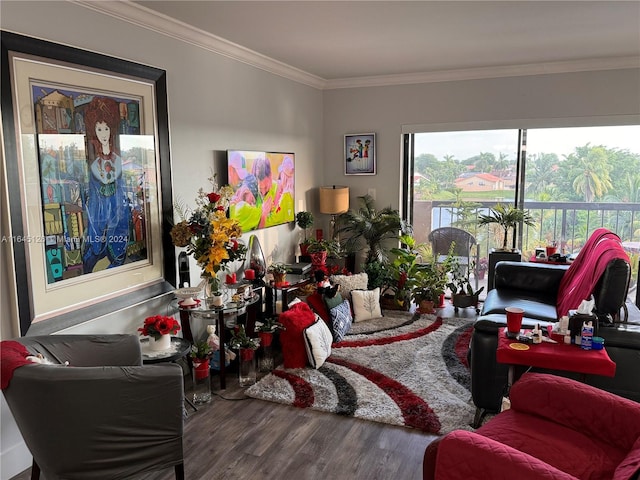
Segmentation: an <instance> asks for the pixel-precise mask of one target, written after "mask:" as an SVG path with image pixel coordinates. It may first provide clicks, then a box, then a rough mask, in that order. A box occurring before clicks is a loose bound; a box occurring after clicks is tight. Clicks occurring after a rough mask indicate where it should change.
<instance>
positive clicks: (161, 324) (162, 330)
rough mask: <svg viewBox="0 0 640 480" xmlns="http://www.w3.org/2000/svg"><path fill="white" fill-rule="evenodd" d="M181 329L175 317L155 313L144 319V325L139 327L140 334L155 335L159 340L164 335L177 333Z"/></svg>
mask: <svg viewBox="0 0 640 480" xmlns="http://www.w3.org/2000/svg"><path fill="white" fill-rule="evenodd" d="M178 330H180V324H179V323H178V322H177V321H176V319H175V318H173V317H165V316H163V315H155V316H153V317H147V318H145V319H144V326H143V327H141V328H139V329H138V331H139V332H140V335H144V336H146V337H153V338H154V339H155V340H158V339H159V338H160V337H161V336H162V335H175V334H176V333H178Z"/></svg>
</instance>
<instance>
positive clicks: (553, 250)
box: [545, 245, 558, 258]
mask: <svg viewBox="0 0 640 480" xmlns="http://www.w3.org/2000/svg"><path fill="white" fill-rule="evenodd" d="M545 250H546V251H547V258H549V257H550V256H551V255H553V254H554V253H556V252H557V251H558V247H554V246H553V245H551V246H549V247H545Z"/></svg>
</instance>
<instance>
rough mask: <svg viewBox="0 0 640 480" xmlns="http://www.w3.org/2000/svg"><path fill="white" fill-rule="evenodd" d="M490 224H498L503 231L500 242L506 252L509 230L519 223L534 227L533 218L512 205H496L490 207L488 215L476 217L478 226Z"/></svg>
mask: <svg viewBox="0 0 640 480" xmlns="http://www.w3.org/2000/svg"><path fill="white" fill-rule="evenodd" d="M491 223H496V224H498V225H499V226H500V227H501V228H502V229H503V231H504V239H503V242H502V249H503V250H507V239H508V236H509V229H511V228H516V226H518V225H520V224H521V223H523V224H525V225H528V226H530V227H533V226H534V225H535V221H534V218H533V217H532V216H531V214H530V213H529V212H528V211H526V212H525V211H524V210H521V209H520V208H517V207H514V206H513V205H505V204H503V203H498V204H496V205H495V206H494V207H491V209H490V212H489V214H488V215H485V214H484V213H483V214H480V215H479V216H478V225H479V226H483V225H489V224H491Z"/></svg>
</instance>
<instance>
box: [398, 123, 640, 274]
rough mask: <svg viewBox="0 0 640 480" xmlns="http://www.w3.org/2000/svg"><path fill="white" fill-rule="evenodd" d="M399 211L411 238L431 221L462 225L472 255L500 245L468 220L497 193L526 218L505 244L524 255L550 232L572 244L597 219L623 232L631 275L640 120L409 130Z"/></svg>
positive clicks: (495, 233) (639, 239)
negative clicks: (474, 249) (531, 223)
mask: <svg viewBox="0 0 640 480" xmlns="http://www.w3.org/2000/svg"><path fill="white" fill-rule="evenodd" d="M405 147H406V148H407V151H408V152H409V153H410V154H409V155H408V156H407V159H406V160H407V165H406V169H405V171H406V172H407V178H406V179H405V185H406V186H405V190H406V191H405V195H406V196H405V198H406V199H407V203H406V205H407V207H408V209H407V210H408V211H407V217H408V218H409V220H410V221H411V223H412V224H413V226H414V232H415V237H416V240H418V241H419V242H425V243H426V242H427V241H428V240H427V238H428V235H429V233H430V232H431V231H432V230H434V229H436V228H439V227H443V226H454V227H458V228H461V229H463V230H466V231H468V232H470V233H471V234H472V235H474V236H475V237H476V240H477V242H478V249H479V251H478V258H480V259H481V261H483V260H482V259H484V258H486V257H487V256H488V253H489V252H490V250H491V249H492V248H496V247H498V246H500V245H501V241H502V234H501V232H500V231H499V230H496V229H492V228H487V227H483V228H480V227H478V226H477V222H476V220H477V216H478V214H479V213H485V212H487V211H488V209H489V208H490V207H492V206H494V205H495V204H497V203H507V204H512V205H513V204H516V205H518V206H521V207H523V208H524V209H526V210H529V212H530V213H531V214H532V215H533V217H534V218H535V220H536V225H535V227H524V229H519V231H518V235H517V237H516V238H514V239H510V241H509V244H510V245H511V244H512V242H513V245H514V246H516V247H517V248H519V249H521V251H522V253H523V256H524V258H528V257H529V256H531V255H533V254H534V251H535V248H536V247H542V246H546V245H547V244H550V243H553V242H555V243H556V245H557V247H558V251H559V252H564V253H566V254H575V253H577V252H578V251H579V249H580V247H581V246H582V245H583V244H584V241H585V240H586V239H587V238H588V236H589V235H590V234H591V232H593V231H594V230H595V229H596V228H599V227H605V228H608V229H610V230H612V231H614V232H616V233H617V234H618V235H619V236H620V237H621V238H622V240H623V245H624V246H625V249H626V250H627V252H628V253H629V255H630V257H631V261H632V266H633V268H634V273H633V275H634V281H633V282H632V283H635V279H637V275H638V274H637V269H638V257H639V256H640V126H638V125H632V126H608V127H570V128H567V127H563V128H528V129H524V128H521V129H498V130H474V131H451V132H442V131H439V132H425V133H414V134H408V135H407V136H406V138H405Z"/></svg>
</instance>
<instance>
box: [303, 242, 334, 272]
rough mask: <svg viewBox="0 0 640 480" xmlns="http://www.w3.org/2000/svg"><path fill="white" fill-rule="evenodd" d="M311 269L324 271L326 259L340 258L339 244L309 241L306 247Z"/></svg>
mask: <svg viewBox="0 0 640 480" xmlns="http://www.w3.org/2000/svg"><path fill="white" fill-rule="evenodd" d="M307 252H308V255H309V256H310V257H311V264H312V265H313V267H312V268H313V269H314V270H317V269H322V270H326V262H327V257H329V256H332V257H333V256H340V243H339V242H338V241H336V240H325V239H322V240H314V239H310V240H309V246H308V247H307Z"/></svg>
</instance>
